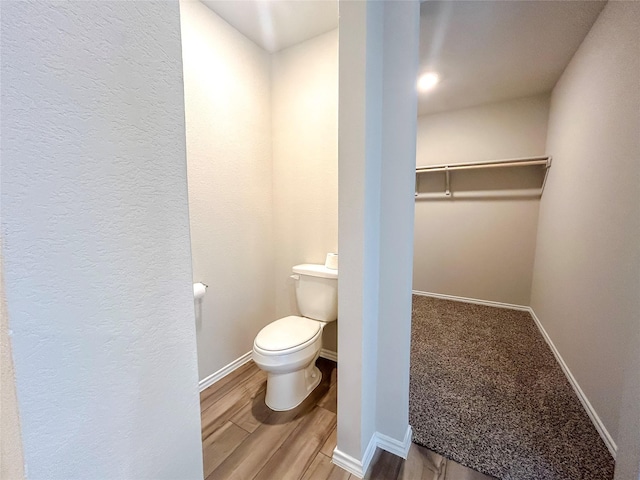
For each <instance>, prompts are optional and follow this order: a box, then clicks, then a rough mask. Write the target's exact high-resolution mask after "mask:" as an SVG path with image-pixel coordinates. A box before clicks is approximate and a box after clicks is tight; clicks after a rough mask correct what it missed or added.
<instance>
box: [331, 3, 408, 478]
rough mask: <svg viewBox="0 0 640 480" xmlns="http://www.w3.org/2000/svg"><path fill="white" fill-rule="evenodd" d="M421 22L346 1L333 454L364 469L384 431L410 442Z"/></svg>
mask: <svg viewBox="0 0 640 480" xmlns="http://www.w3.org/2000/svg"><path fill="white" fill-rule="evenodd" d="M418 26H419V4H418V2H341V3H340V42H339V52H340V54H339V64H340V69H339V78H340V88H339V141H338V149H339V159H340V160H339V179H338V185H339V206H340V208H339V239H340V282H339V295H340V304H339V312H338V315H339V318H340V320H339V321H338V330H339V336H340V338H341V339H347V340H346V341H343V342H341V343H340V344H339V345H338V356H339V358H340V375H339V377H338V392H339V394H338V445H337V447H336V450H335V451H334V455H333V459H334V461H335V462H337V463H338V464H339V465H341V466H344V467H346V468H349V469H350V471H352V472H354V473H359V474H362V471H363V470H366V468H367V466H368V462H369V461H370V459H371V457H370V454H372V452H373V449H375V445H376V437H377V436H376V435H374V434H375V433H376V431H379V432H380V433H383V434H385V435H387V436H388V438H390V439H392V440H393V441H395V442H396V444H399V445H402V442H403V440H404V435H405V434H406V432H407V428H408V390H409V382H408V378H409V377H408V371H409V359H408V352H409V340H410V338H409V337H410V335H409V330H410V325H411V315H410V311H411V306H410V302H411V284H410V278H411V260H410V256H411V249H410V248H409V249H406V246H407V245H409V246H410V245H411V235H412V226H413V215H412V208H411V205H412V202H413V171H414V155H415V151H414V149H413V145H414V144H415V143H414V142H415V122H416V120H415V119H416V106H417V99H416V97H415V89H414V88H413V85H414V83H413V82H414V79H415V76H416V73H417V65H418ZM402 248H404V249H405V252H398V249H402ZM389 332H392V333H391V334H390V335H388V333H389ZM383 336H384V338H382V337H383ZM399 352H400V353H399ZM379 385H380V389H378V386H379ZM381 392H383V393H382V394H381ZM378 402H380V403H378ZM390 406H392V407H391V408H390ZM371 447H373V449H372V448H371ZM407 448H408V445H407ZM400 449H402V447H400Z"/></svg>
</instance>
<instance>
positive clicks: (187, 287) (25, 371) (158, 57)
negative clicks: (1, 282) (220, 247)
mask: <svg viewBox="0 0 640 480" xmlns="http://www.w3.org/2000/svg"><path fill="white" fill-rule="evenodd" d="M2 10H3V11H2V59H1V65H2V80H3V82H2V89H1V95H2V123H1V129H2V185H1V186H2V197H1V200H2V202H1V205H2V236H3V252H2V253H3V262H4V265H3V266H4V274H5V281H6V302H7V311H8V316H9V321H10V328H11V329H12V331H13V335H12V343H13V356H14V361H15V374H16V385H17V398H18V403H19V410H20V420H21V426H22V438H23V444H24V445H23V446H24V457H25V462H26V470H27V476H28V478H30V479H74V478H87V475H90V476H91V477H93V478H155V479H162V478H166V479H175V478H185V479H186V478H193V479H196V478H202V455H201V441H200V416H199V402H198V390H197V380H198V379H197V370H196V351H195V346H196V342H195V328H194V322H195V319H194V310H193V303H192V302H193V300H192V292H191V256H190V248H189V223H188V210H187V181H186V180H187V179H186V168H185V167H186V162H185V154H184V152H185V143H184V121H183V118H184V117H183V112H184V104H183V101H182V98H183V97H182V73H181V72H182V65H181V58H180V25H179V12H178V5H177V4H175V3H167V2H159V3H151V2H149V3H138V2H118V3H110V2H75V3H51V2H29V3H26V2H3V4H2ZM3 433H4V432H3Z"/></svg>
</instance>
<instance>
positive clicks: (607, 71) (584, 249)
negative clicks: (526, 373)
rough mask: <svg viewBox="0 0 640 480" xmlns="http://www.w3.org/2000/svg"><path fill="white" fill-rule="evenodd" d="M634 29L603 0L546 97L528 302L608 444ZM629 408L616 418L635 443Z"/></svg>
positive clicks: (634, 171) (636, 208)
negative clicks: (544, 165)
mask: <svg viewBox="0 0 640 480" xmlns="http://www.w3.org/2000/svg"><path fill="white" fill-rule="evenodd" d="M638 25H640V4H638V3H635V2H609V3H608V4H607V6H606V7H605V8H604V10H603V11H602V13H601V14H600V17H599V18H598V20H597V21H596V23H595V24H594V26H593V28H592V29H591V31H590V33H589V35H588V36H587V37H586V38H585V40H584V42H583V43H582V45H581V46H580V48H579V49H578V51H577V52H576V54H575V56H574V57H573V59H572V60H571V63H570V64H569V66H568V67H567V69H566V70H565V72H564V74H563V75H562V77H561V79H560V81H559V82H558V84H557V85H556V87H555V89H554V91H553V95H552V100H551V114H550V119H549V136H548V142H547V151H548V152H549V153H550V154H552V155H553V156H554V164H553V167H552V168H551V172H550V174H549V178H548V181H547V187H546V189H545V194H544V196H543V197H542V201H541V204H540V220H539V225H538V240H537V250H536V258H535V268H534V276H533V289H532V296H531V306H532V307H533V309H534V310H535V312H536V314H537V316H538V317H539V319H540V321H541V322H542V324H543V325H544V327H545V329H546V330H547V332H548V333H549V336H550V337H551V339H552V340H553V342H554V344H555V345H556V347H557V348H558V350H559V352H560V354H561V355H562V357H563V358H564V360H565V362H566V363H567V365H568V366H569V369H570V370H571V372H572V373H573V375H574V377H575V378H576V380H577V381H578V383H579V384H580V386H581V388H582V390H583V391H584V393H585V394H586V396H587V397H588V399H589V401H590V402H591V404H592V405H593V407H594V408H595V410H596V412H597V413H598V415H599V416H600V419H601V420H602V421H603V422H604V425H605V427H606V429H607V430H608V432H609V434H610V435H611V436H612V437H613V439H614V441H618V440H619V438H620V430H619V421H620V420H621V419H620V406H621V397H622V395H623V393H622V392H623V371H624V369H625V362H626V361H627V360H626V358H627V357H626V355H627V354H629V355H630V352H631V351H633V350H635V351H637V350H638V349H639V348H640V345H638V344H637V343H635V344H633V343H631V341H633V340H634V339H636V342H637V339H638V329H639V328H640V327H639V324H638V317H639V314H640V295H639V294H638V292H640V250H639V248H638V238H640V201H639V200H640V162H639V161H638V159H639V158H640V135H639V134H638V132H639V127H640V89H638V72H640V36H639V32H640V29H639V28H638ZM635 373H636V375H637V370H636V372H635ZM638 408H639V404H638V402H637V397H636V399H635V407H633V409H632V411H630V416H629V417H628V418H627V419H623V420H624V422H623V425H625V426H626V424H628V423H629V420H632V424H633V425H635V427H636V429H635V432H634V433H633V436H632V438H629V439H628V441H633V442H634V445H636V446H637V445H639V444H640V438H638V432H639V431H640V430H639V429H638V428H637V426H638V418H640V411H639V410H638ZM636 452H637V448H636ZM622 478H631V477H622Z"/></svg>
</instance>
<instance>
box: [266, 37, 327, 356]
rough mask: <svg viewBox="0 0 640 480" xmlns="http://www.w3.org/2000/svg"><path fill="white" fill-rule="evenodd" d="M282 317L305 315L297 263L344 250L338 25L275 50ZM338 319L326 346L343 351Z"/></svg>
mask: <svg viewBox="0 0 640 480" xmlns="http://www.w3.org/2000/svg"><path fill="white" fill-rule="evenodd" d="M271 80H272V97H271V106H272V122H273V123H272V125H273V130H272V131H273V209H274V235H275V237H274V238H275V249H274V254H275V278H274V280H273V284H275V286H276V317H277V318H280V317H284V316H287V315H299V312H298V309H297V305H296V299H295V289H294V282H293V281H291V280H290V279H289V275H291V267H292V266H293V265H298V264H300V263H324V261H325V256H326V254H327V252H337V251H338V31H337V30H334V31H331V32H328V33H325V34H323V35H320V36H318V37H315V38H312V39H311V40H307V41H305V42H302V43H300V44H298V45H295V46H293V47H290V48H287V49H285V50H281V51H280V52H278V53H275V54H273V55H272V64H271ZM336 333H337V329H336V324H335V323H333V324H329V325H328V326H327V327H326V328H325V332H324V338H323V347H324V348H327V349H329V350H331V351H336V349H337V343H336Z"/></svg>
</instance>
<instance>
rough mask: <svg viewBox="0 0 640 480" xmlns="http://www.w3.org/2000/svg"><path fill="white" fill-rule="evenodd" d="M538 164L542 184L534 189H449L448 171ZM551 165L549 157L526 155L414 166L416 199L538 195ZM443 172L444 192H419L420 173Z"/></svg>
mask: <svg viewBox="0 0 640 480" xmlns="http://www.w3.org/2000/svg"><path fill="white" fill-rule="evenodd" d="M532 166H540V167H542V168H544V177H543V179H542V185H541V186H540V187H539V188H535V189H530V188H529V189H513V190H505V191H499V192H472V193H471V194H470V193H469V192H462V193H456V194H453V192H452V190H451V178H450V173H451V172H455V171H459V170H475V169H490V168H511V167H532ZM550 167H551V157H550V156H545V157H526V158H510V159H506V160H492V161H484V162H467V163H454V164H448V165H430V166H426V167H417V168H416V194H415V196H416V199H417V200H419V199H441V198H451V197H456V198H486V197H498V198H499V197H540V196H541V195H542V192H543V190H544V185H545V183H546V181H547V174H548V172H549V168H550ZM436 172H440V173H444V174H445V175H444V176H445V178H444V180H445V181H444V192H442V193H440V192H438V193H420V192H419V187H420V174H423V173H436Z"/></svg>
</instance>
